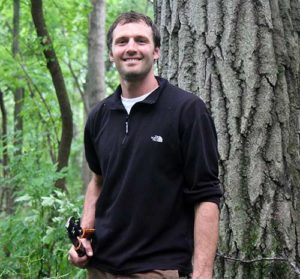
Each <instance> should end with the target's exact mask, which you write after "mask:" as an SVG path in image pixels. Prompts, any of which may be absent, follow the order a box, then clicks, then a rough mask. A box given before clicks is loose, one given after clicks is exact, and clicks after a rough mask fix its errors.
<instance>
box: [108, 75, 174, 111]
mask: <svg viewBox="0 0 300 279" xmlns="http://www.w3.org/2000/svg"><path fill="white" fill-rule="evenodd" d="M155 78H156V80H157V81H158V84H159V87H158V88H156V89H155V90H154V91H153V92H152V93H151V94H150V95H149V96H148V97H147V98H146V99H144V100H143V101H141V102H140V103H142V104H149V105H153V104H155V103H156V102H157V100H158V98H159V96H160V94H161V93H162V92H163V90H164V88H165V87H166V85H167V84H168V81H167V80H166V79H163V78H161V77H157V76H156V77H155ZM121 94H122V89H121V85H119V86H118V87H117V89H116V91H115V92H114V93H113V94H112V95H111V96H110V97H108V98H107V99H106V101H105V104H106V105H107V106H108V107H109V108H110V109H113V110H119V109H122V110H123V109H124V106H123V104H122V101H121Z"/></svg>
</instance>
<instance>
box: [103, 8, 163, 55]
mask: <svg viewBox="0 0 300 279" xmlns="http://www.w3.org/2000/svg"><path fill="white" fill-rule="evenodd" d="M139 21H143V22H145V23H146V24H147V25H148V26H149V27H151V29H152V35H153V42H154V46H155V47H160V34H159V30H158V28H157V26H156V25H155V24H154V23H153V21H152V19H151V18H150V17H148V16H146V15H144V14H141V13H138V12H135V11H130V12H125V13H122V14H120V15H119V16H118V17H117V19H116V20H115V21H114V22H113V24H112V25H111V26H110V28H109V30H108V32H107V36H106V43H107V48H108V50H109V51H111V47H112V40H113V38H112V37H113V32H114V30H115V28H116V27H117V25H118V24H122V25H123V24H126V23H131V22H139Z"/></svg>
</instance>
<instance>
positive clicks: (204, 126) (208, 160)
mask: <svg viewBox="0 0 300 279" xmlns="http://www.w3.org/2000/svg"><path fill="white" fill-rule="evenodd" d="M180 131H181V132H180V134H181V151H182V157H183V162H184V165H183V168H184V179H185V187H184V194H185V197H186V200H187V201H188V202H189V203H192V204H195V203H199V202H203V201H211V202H215V203H217V204H219V202H220V197H221V196H222V191H221V189H220V182H219V179H218V148H217V134H216V130H215V126H214V123H213V120H212V118H211V116H210V115H209V113H208V111H207V109H206V107H205V104H204V103H203V101H202V100H201V99H200V98H193V100H192V101H191V102H189V103H188V104H187V105H186V106H185V108H184V109H183V111H182V116H181V124H180Z"/></svg>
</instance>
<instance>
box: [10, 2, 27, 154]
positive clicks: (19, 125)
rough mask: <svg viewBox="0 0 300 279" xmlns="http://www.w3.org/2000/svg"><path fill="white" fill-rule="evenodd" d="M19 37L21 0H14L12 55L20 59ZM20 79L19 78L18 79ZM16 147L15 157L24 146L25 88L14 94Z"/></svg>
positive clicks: (17, 90) (17, 89)
mask: <svg viewBox="0 0 300 279" xmlns="http://www.w3.org/2000/svg"><path fill="white" fill-rule="evenodd" d="M19 35H20V0H14V14H13V43H12V54H13V57H14V58H16V59H18V58H19V57H18V56H20V48H19ZM17 78H19V77H17ZM14 101H15V107H14V130H15V134H14V145H15V155H21V154H22V144H23V139H22V138H23V136H22V134H23V117H22V114H21V112H22V107H23V103H24V88H16V89H15V92H14Z"/></svg>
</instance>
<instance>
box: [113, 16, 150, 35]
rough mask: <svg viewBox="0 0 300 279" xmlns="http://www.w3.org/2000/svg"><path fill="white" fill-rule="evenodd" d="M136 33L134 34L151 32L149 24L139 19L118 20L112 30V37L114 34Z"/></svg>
mask: <svg viewBox="0 0 300 279" xmlns="http://www.w3.org/2000/svg"><path fill="white" fill-rule="evenodd" d="M129 32H130V33H136V34H141V35H146V34H145V32H146V33H148V35H151V34H152V29H151V27H150V26H149V25H147V24H146V23H145V22H144V21H142V20H140V21H137V22H124V21H123V22H122V21H121V22H120V23H118V25H117V26H116V28H115V29H114V31H113V37H115V36H118V37H119V36H120V35H123V34H126V33H129Z"/></svg>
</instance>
